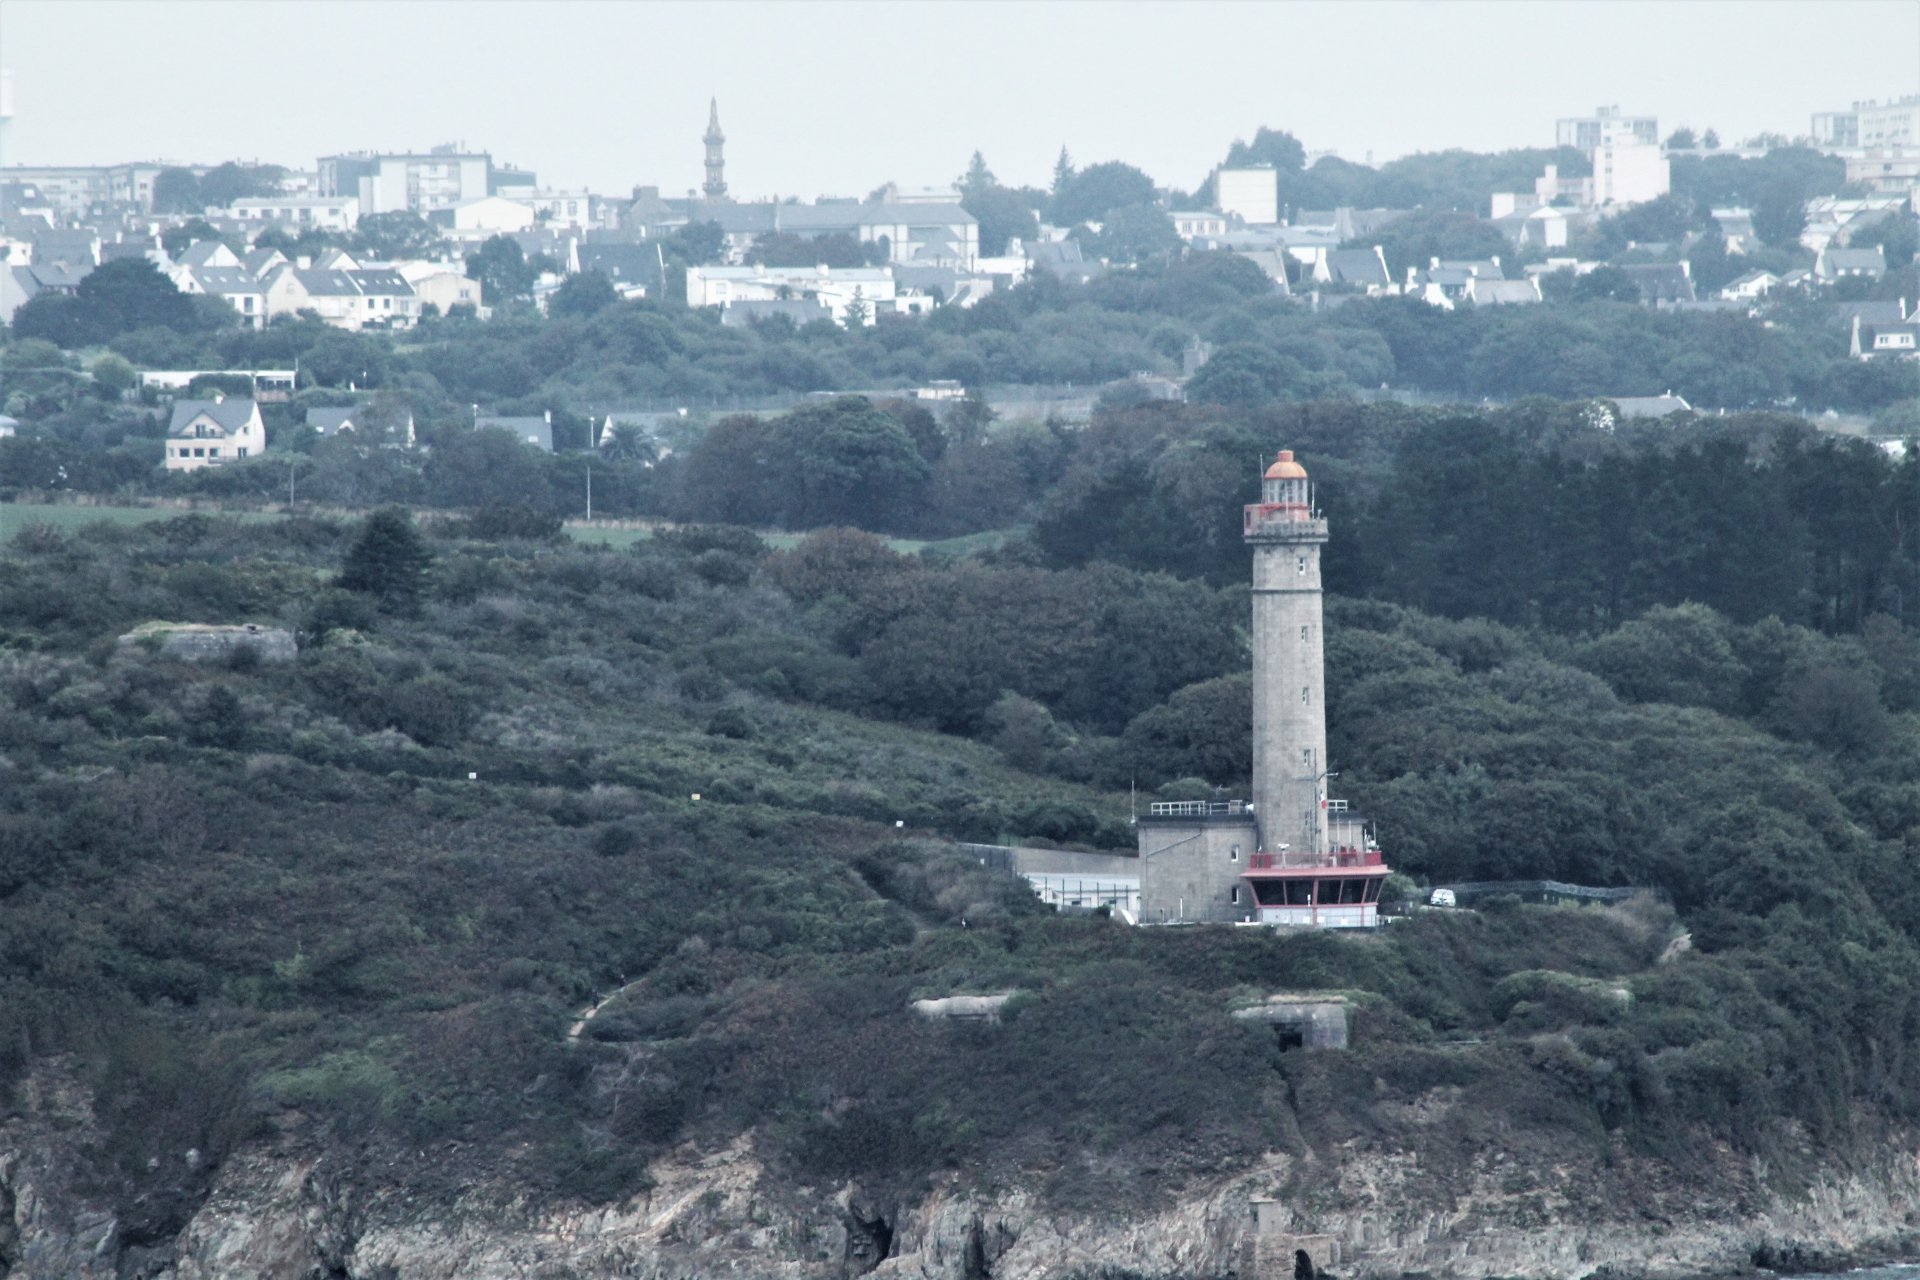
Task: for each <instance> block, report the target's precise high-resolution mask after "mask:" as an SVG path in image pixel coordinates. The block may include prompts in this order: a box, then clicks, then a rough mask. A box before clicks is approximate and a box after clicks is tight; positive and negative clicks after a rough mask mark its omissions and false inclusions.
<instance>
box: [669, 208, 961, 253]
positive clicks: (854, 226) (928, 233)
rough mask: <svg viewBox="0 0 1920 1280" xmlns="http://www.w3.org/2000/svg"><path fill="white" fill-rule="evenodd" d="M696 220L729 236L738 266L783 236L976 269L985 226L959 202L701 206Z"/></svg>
mask: <svg viewBox="0 0 1920 1280" xmlns="http://www.w3.org/2000/svg"><path fill="white" fill-rule="evenodd" d="M688 216H689V218H690V219H692V220H693V221H696V222H704V221H713V222H717V223H719V224H720V229H721V230H722V231H723V232H725V233H726V239H727V256H728V260H729V261H732V262H738V261H740V260H742V259H743V258H744V257H745V256H746V254H747V252H748V251H749V250H750V249H751V248H752V247H753V243H754V241H755V240H757V239H759V238H760V237H761V236H764V235H770V234H773V233H776V232H778V233H780V234H784V235H790V236H799V237H801V238H803V239H818V238H820V237H821V236H829V235H844V236H847V237H849V238H851V239H853V240H856V241H858V242H860V243H861V244H876V245H884V246H885V247H886V250H887V260H888V261H889V262H917V263H920V264H921V265H923V266H954V267H961V268H964V269H969V270H970V269H971V268H972V267H973V265H974V262H975V261H976V260H977V259H978V258H979V256H980V223H979V221H978V219H976V218H975V217H974V216H973V215H972V214H970V213H968V212H967V211H966V210H965V209H963V208H961V207H960V206H959V205H958V204H948V203H932V202H929V203H921V202H917V201H885V200H872V201H866V200H821V201H818V202H816V203H814V204H780V203H778V202H775V201H759V202H753V203H734V202H731V201H724V202H716V203H711V204H701V205H699V206H697V207H695V208H692V209H690V210H689V211H688Z"/></svg>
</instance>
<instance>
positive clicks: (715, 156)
mask: <svg viewBox="0 0 1920 1280" xmlns="http://www.w3.org/2000/svg"><path fill="white" fill-rule="evenodd" d="M700 140H701V141H702V142H704V143H706V144H707V181H706V185H705V186H704V187H702V188H701V189H702V190H703V191H705V192H706V195H707V199H709V200H724V199H726V198H727V176H726V171H727V161H726V157H725V156H723V155H722V154H721V152H722V149H723V148H724V147H725V146H726V143H727V135H726V134H724V133H722V132H720V99H718V98H714V99H712V100H711V101H710V102H709V103H708V106H707V131H706V133H705V134H704V135H702V136H701V139H700Z"/></svg>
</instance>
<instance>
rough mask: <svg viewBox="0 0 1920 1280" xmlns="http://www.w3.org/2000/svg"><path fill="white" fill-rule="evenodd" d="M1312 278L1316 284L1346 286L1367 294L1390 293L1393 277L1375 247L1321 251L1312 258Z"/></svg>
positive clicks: (1378, 247) (1384, 255)
mask: <svg viewBox="0 0 1920 1280" xmlns="http://www.w3.org/2000/svg"><path fill="white" fill-rule="evenodd" d="M1313 278H1314V280H1315V281H1317V282H1318V283H1320V284H1329V285H1347V286H1350V287H1353V288H1357V289H1362V290H1364V291H1366V292H1367V293H1368V294H1370V295H1372V294H1385V293H1391V292H1393V275H1392V273H1390V272H1389V271H1388V270H1387V255H1386V254H1385V252H1383V251H1382V250H1381V248H1380V246H1379V245H1374V246H1373V247H1372V248H1371V249H1323V250H1321V251H1319V252H1318V253H1316V254H1315V255H1314V262H1313Z"/></svg>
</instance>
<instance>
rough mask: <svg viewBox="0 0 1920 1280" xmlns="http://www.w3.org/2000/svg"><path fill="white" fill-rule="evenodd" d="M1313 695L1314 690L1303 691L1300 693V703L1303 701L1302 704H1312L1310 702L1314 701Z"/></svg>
mask: <svg viewBox="0 0 1920 1280" xmlns="http://www.w3.org/2000/svg"><path fill="white" fill-rule="evenodd" d="M1312 694H1313V690H1312V689H1302V690H1301V691H1300V701H1302V702H1310V701H1312Z"/></svg>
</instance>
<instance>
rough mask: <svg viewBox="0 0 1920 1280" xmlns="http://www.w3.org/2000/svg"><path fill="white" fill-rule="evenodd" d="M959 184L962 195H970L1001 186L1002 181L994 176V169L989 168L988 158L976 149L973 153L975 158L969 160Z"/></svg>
mask: <svg viewBox="0 0 1920 1280" xmlns="http://www.w3.org/2000/svg"><path fill="white" fill-rule="evenodd" d="M957 185H958V186H959V188H960V194H961V195H962V196H970V195H974V194H976V193H978V192H981V191H990V190H992V189H993V188H994V187H997V186H999V185H1000V181H999V179H997V178H995V177H994V176H993V170H991V169H989V168H987V158H986V157H985V156H983V155H981V154H980V153H979V152H978V151H976V152H974V153H973V159H972V160H970V161H968V162H967V171H966V173H964V174H963V175H961V178H960V181H959V183H958V184H957Z"/></svg>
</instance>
